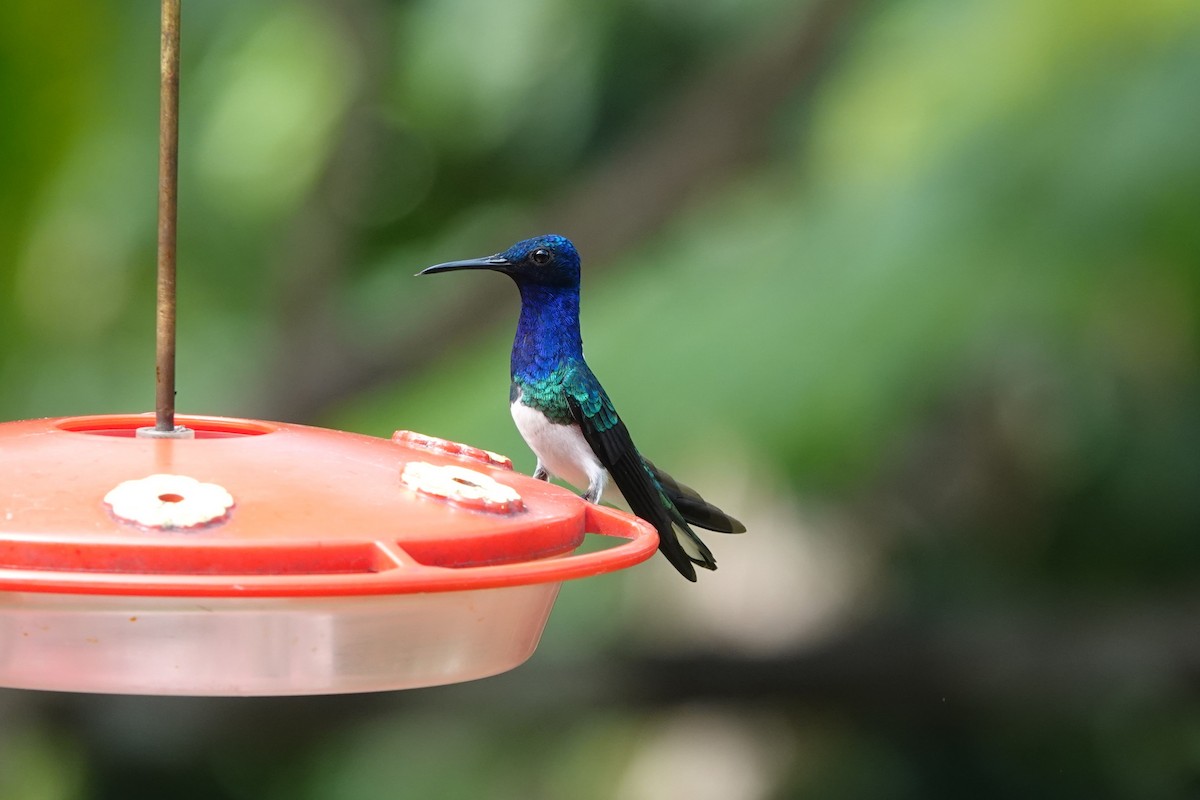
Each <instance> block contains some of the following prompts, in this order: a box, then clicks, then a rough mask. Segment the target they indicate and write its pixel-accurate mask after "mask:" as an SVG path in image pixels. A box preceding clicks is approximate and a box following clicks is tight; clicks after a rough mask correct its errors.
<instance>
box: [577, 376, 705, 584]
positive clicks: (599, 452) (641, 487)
mask: <svg viewBox="0 0 1200 800" xmlns="http://www.w3.org/2000/svg"><path fill="white" fill-rule="evenodd" d="M584 369H586V367H585V368H584ZM564 378H565V379H564V381H563V388H564V389H565V390H566V397H567V407H568V408H569V409H570V412H571V417H572V418H573V419H574V420H575V422H576V423H577V424H578V425H579V427H580V429H581V430H582V431H583V438H584V440H585V441H587V443H588V446H590V447H591V448H592V452H594V453H595V454H596V457H597V458H598V459H600V463H601V464H603V465H604V468H605V469H607V470H608V473H609V475H611V476H612V479H613V481H614V482H615V483H616V484H617V488H618V489H620V490H621V494H622V495H623V496H624V497H625V501H626V502H627V503H629V508H630V509H631V510H632V511H633V513H634V514H636V515H637V516H639V517H641V518H642V519H644V520H646V521H647V522H649V523H651V524H652V525H654V527H655V529H656V530H657V531H658V541H659V549H660V550H662V553H663V555H665V556H666V557H667V560H668V561H670V562H671V564H672V565H673V566H674V567H675V569H677V570H679V572H680V573H681V574H682V575H683V576H684V577H685V578H687V579H688V580H691V581H694V580H696V570H695V569H694V568H693V567H692V564H699V565H700V566H702V567H704V568H706V569H716V568H717V562H716V561H715V560H714V559H713V557H712V553H711V552H709V550H708V548H707V547H705V546H704V543H703V542H701V541H700V539H699V538H698V537H697V536H696V534H695V533H693V532H692V530H691V529H690V528H688V526H687V522H686V521H685V520H684V518H683V516H682V515H680V513H679V511H678V510H677V509H676V508H675V506H674V505H673V504H672V503H671V500H670V498H668V497H667V495H666V494H665V493H664V492H663V490H662V487H661V486H660V485H659V484H658V482H657V480H656V479H655V477H654V475H653V473H652V472H651V471H650V470H649V468H648V467H647V466H646V463H645V461H644V459H643V458H642V456H641V454H639V453H638V451H637V448H636V447H635V446H634V444H633V439H632V438H630V436H629V430H628V429H627V428H626V427H625V423H624V422H622V421H621V418H620V417H619V416H617V410H616V408H614V407H613V404H612V401H610V400H609V399H608V395H606V394H605V393H604V390H603V388H601V387H600V384H599V382H598V381H596V378H595V377H594V376H593V375H592V374H591V373H590V371H589V372H584V371H583V370H572V371H571V372H570V373H569V374H568V375H566V376H564ZM680 536H683V537H685V540H686V541H687V547H685V545H684V543H683V542H681V541H680ZM689 550H690V551H691V552H689Z"/></svg>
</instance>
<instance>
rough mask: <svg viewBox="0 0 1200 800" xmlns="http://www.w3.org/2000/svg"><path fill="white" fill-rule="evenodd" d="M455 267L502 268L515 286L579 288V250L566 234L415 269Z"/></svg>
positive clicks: (447, 269) (425, 271) (423, 272)
mask: <svg viewBox="0 0 1200 800" xmlns="http://www.w3.org/2000/svg"><path fill="white" fill-rule="evenodd" d="M457 269H490V270H494V271H496V272H503V273H504V274H505V275H508V276H509V277H511V278H512V279H513V280H514V281H516V282H517V285H518V286H544V287H547V288H561V289H578V288H579V253H577V252H576V251H575V245H573V244H571V240H570V239H568V238H566V237H565V236H556V235H554V234H550V235H547V236H535V237H533V238H532V239H525V240H523V241H520V242H517V243H516V244H514V245H513V246H512V247H510V248H508V249H507V250H505V251H504V252H503V253H497V254H496V255H494V256H487V257H485V258H471V259H467V260H465V261H447V262H446V263H445V264H436V265H434V266H432V267H428V268H426V269H423V270H421V271H420V272H418V273H417V274H418V275H431V274H433V273H435V272H451V271H453V270H457Z"/></svg>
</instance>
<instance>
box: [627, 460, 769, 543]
mask: <svg viewBox="0 0 1200 800" xmlns="http://www.w3.org/2000/svg"><path fill="white" fill-rule="evenodd" d="M642 460H643V461H645V462H646V467H647V468H648V469H649V470H650V473H651V474H652V475H653V476H654V479H655V480H656V481H658V484H659V486H661V487H662V490H663V493H664V494H665V495H666V496H667V498H668V499H670V501H671V502H672V503H674V505H675V508H677V509H679V513H680V515H681V516H682V517H683V519H684V520H685V521H687V522H688V523H690V524H692V525H696V526H697V527H700V528H705V529H707V530H710V531H716V532H717V533H745V532H746V526H745V525H743V524H742V523H740V522H738V521H737V520H736V519H734V518H733V517H731V516H729V515H728V514H726V513H725V512H724V511H722V510H721V509H719V508H717V507H716V506H714V505H713V504H712V503H710V502H708V501H707V500H705V499H704V498H703V497H701V496H700V493H699V492H697V491H696V490H695V489H693V488H692V487H690V486H686V485H684V484H682V483H680V482H679V481H677V480H675V479H674V478H672V477H671V476H670V475H668V474H667V473H665V472H663V471H662V470H660V469H659V468H658V467H656V466H654V464H652V463H651V462H650V460H649V459H647V458H646V457H645V456H643V457H642ZM694 536H695V534H693V538H694Z"/></svg>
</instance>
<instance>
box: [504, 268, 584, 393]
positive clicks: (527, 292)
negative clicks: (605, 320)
mask: <svg viewBox="0 0 1200 800" xmlns="http://www.w3.org/2000/svg"><path fill="white" fill-rule="evenodd" d="M518 286H519V288H520V290H521V319H520V321H519V322H518V323H517V335H516V338H514V339H513V349H512V361H511V367H512V379H513V381H515V382H517V383H520V384H536V383H540V382H542V381H544V380H546V379H547V378H549V377H551V375H553V374H554V372H555V371H557V370H559V369H560V368H561V367H562V366H563V365H564V363H569V362H572V361H582V360H583V340H582V338H581V337H580V334H579V288H578V287H574V288H567V289H564V288H559V287H546V286H534V285H521V284H518Z"/></svg>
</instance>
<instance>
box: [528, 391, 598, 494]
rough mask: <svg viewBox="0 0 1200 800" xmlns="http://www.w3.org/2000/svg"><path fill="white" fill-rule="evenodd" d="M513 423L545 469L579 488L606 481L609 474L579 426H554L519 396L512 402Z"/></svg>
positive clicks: (584, 488) (581, 489)
mask: <svg viewBox="0 0 1200 800" xmlns="http://www.w3.org/2000/svg"><path fill="white" fill-rule="evenodd" d="M511 410H512V417H513V422H515V423H516V424H517V430H519V431H520V432H521V436H522V437H523V438H524V439H525V442H526V443H527V444H528V445H529V448H530V449H531V450H533V452H534V455H536V456H537V457H538V461H539V462H540V463H541V465H542V466H543V467H545V468H546V471H547V472H549V473H550V474H551V475H553V476H555V477H557V478H562V479H563V480H564V481H566V482H567V483H569V484H571V485H572V486H574V487H576V488H577V489H579V490H580V491H584V490H586V489H587V488H588V487H589V486H591V485H592V484H593V483H594V482H595V481H596V480H602V481H606V480H607V477H608V473H607V472H606V471H605V469H604V466H603V465H602V464H601V463H600V460H599V459H598V458H596V454H595V453H593V452H592V448H591V447H590V446H589V445H588V443H587V440H586V439H584V438H583V432H582V431H581V430H579V426H578V425H557V424H555V423H553V422H551V421H550V420H548V419H546V415H545V414H543V413H542V412H540V411H538V410H537V409H533V408H530V407H529V406H527V405H525V404H524V403H522V402H521V401H520V400H519V399H518V400H517V401H516V402H514V403H513V404H512V407H511Z"/></svg>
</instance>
